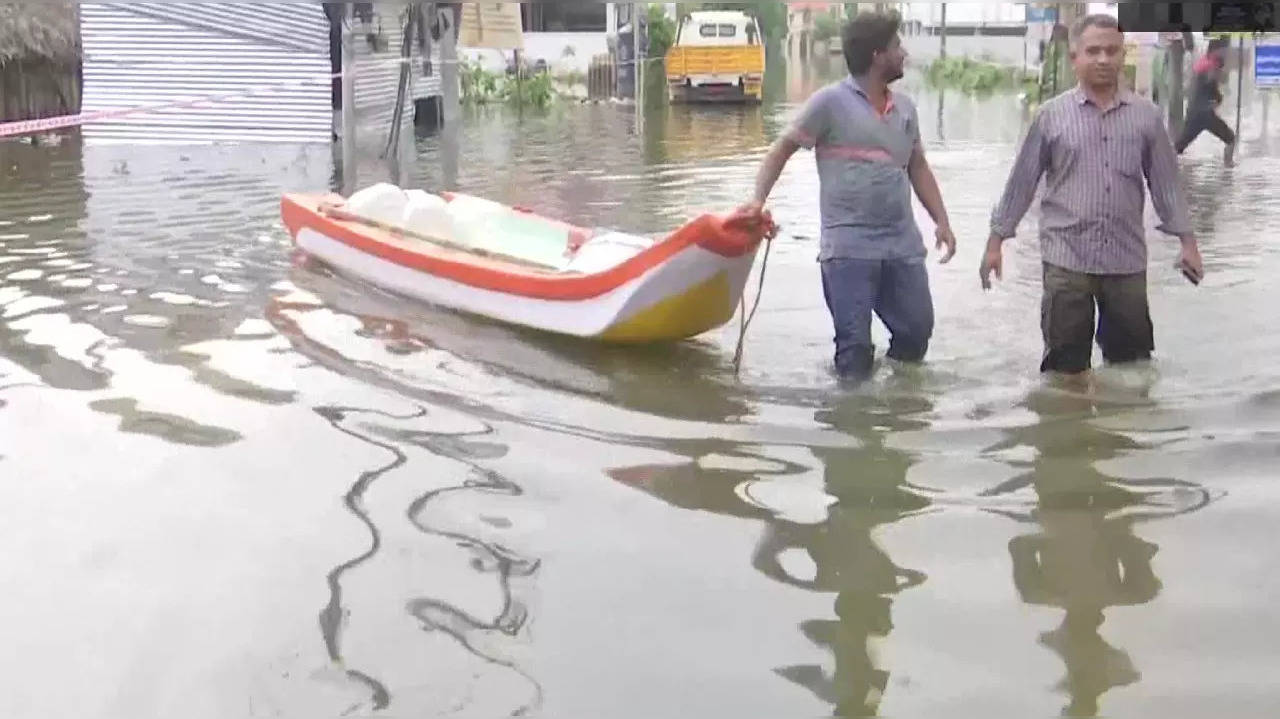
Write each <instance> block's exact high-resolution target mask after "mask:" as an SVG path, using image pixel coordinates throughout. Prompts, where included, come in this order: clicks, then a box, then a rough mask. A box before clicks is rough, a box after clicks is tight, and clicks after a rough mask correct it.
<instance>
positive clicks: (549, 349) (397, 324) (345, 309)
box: [268, 263, 751, 422]
mask: <svg viewBox="0 0 1280 719" xmlns="http://www.w3.org/2000/svg"><path fill="white" fill-rule="evenodd" d="M291 277H293V278H294V280H295V281H296V283H297V286H298V287H299V288H301V289H303V290H306V291H308V292H311V293H313V294H314V295H316V296H318V297H323V298H324V299H325V304H326V306H327V307H328V308H330V309H333V310H337V311H339V312H341V313H343V314H346V315H348V316H350V317H354V318H358V321H359V322H360V324H361V326H362V327H364V328H365V332H366V335H365V336H366V338H367V339H376V340H378V341H380V342H383V343H385V344H386V345H387V346H388V347H390V348H392V351H396V352H411V351H415V350H417V349H422V348H431V349H436V350H440V351H443V352H444V353H446V354H447V355H448V356H450V357H454V358H457V359H458V360H462V361H465V362H467V363H469V364H472V365H474V366H477V367H481V368H484V369H485V370H486V371H488V372H492V373H493V374H494V375H496V376H503V377H507V378H512V379H519V380H523V381H526V382H529V383H532V384H534V385H536V386H539V387H542V388H548V389H555V390H560V391H566V392H571V393H573V394H577V395H581V396H586V397H594V398H597V399H600V400H602V401H604V402H607V403H609V404H611V405H614V406H617V407H622V408H626V409H630V410H635V411H638V412H643V413H646V414H652V415H657V416H660V417H665V418H669V419H684V420H696V421H714V422H723V421H731V420H736V419H741V418H744V417H746V416H748V415H749V414H750V413H751V410H750V405H749V400H750V399H751V390H750V389H749V388H747V387H743V386H741V385H738V384H736V383H734V382H733V381H732V368H731V365H730V358H728V357H726V356H725V355H724V353H723V352H721V351H720V350H719V348H718V347H716V346H714V345H711V344H709V343H707V342H706V341H697V340H695V341H690V342H684V343H680V344H678V345H671V346H658V347H647V348H646V347H614V346H608V345H601V344H598V343H594V342H587V341H580V340H577V339H574V338H570V337H556V336H551V335H547V334H546V333H542V332H537V331H534V330H530V329H526V328H521V327H513V326H509V325H504V324H500V323H497V322H493V321H488V320H485V319H483V318H478V317H473V316H469V315H465V314H462V313H458V312H454V311H451V310H448V309H444V308H437V307H432V306H428V305H425V304H422V303H418V302H411V301H408V300H405V299H403V298H399V297H396V296H394V295H391V294H388V293H386V292H383V291H380V290H378V289H377V288H373V287H370V286H368V285H365V284H363V283H360V282H358V281H354V280H350V279H346V278H342V277H339V276H337V275H335V274H333V273H332V272H331V271H329V270H328V269H325V268H323V267H314V266H313V265H311V264H310V263H308V264H307V266H306V267H305V268H298V269H296V270H295V271H294V272H292V273H291ZM285 304H286V303H285V302H284V301H283V300H281V299H280V298H276V299H274V300H273V301H272V302H271V309H270V310H269V311H268V315H269V316H270V317H271V318H273V319H272V321H273V322H277V323H278V326H279V327H281V328H282V329H284V330H286V332H287V335H288V336H289V337H290V339H291V340H293V341H295V342H296V343H299V344H300V345H306V344H308V339H309V338H308V337H307V335H306V333H305V332H303V331H300V330H298V329H297V328H296V326H291V323H290V322H288V320H287V319H285V318H283V316H282V314H281V311H282V310H284V309H286V307H285ZM304 309H305V308H304ZM352 339H355V338H352Z"/></svg>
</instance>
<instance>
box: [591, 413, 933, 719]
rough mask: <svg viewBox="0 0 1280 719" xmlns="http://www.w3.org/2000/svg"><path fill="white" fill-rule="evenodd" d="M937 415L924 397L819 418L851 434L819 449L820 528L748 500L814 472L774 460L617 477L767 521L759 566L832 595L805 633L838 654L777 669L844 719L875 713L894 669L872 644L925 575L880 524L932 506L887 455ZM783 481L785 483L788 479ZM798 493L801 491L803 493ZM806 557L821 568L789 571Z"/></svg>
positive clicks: (904, 457)
mask: <svg viewBox="0 0 1280 719" xmlns="http://www.w3.org/2000/svg"><path fill="white" fill-rule="evenodd" d="M930 409H931V406H930V405H929V403H927V402H925V401H923V400H919V399H890V400H883V399H872V398H868V397H864V396H853V397H845V398H842V399H841V400H840V403H839V404H838V405H836V406H834V407H832V408H830V409H827V410H823V411H821V412H819V413H818V416H817V419H818V421H820V422H822V423H824V424H827V425H829V426H830V427H832V428H833V429H835V430H837V431H841V432H844V433H847V434H850V435H852V436H853V439H851V443H853V442H855V441H856V442H857V443H858V444H857V446H853V447H848V448H837V449H831V448H814V449H813V452H814V454H815V455H816V456H818V458H819V459H820V460H822V462H823V464H824V472H823V477H824V487H823V489H824V491H825V492H826V493H827V494H828V495H830V496H831V497H834V498H835V499H836V502H835V503H834V504H832V505H831V506H830V507H829V508H828V510H827V514H826V518H825V519H824V520H821V521H818V522H816V523H813V524H804V523H802V522H800V521H790V520H787V519H782V518H779V516H778V515H779V514H781V513H782V512H776V513H775V512H773V511H770V510H769V509H766V508H764V507H754V506H751V505H749V504H747V503H744V502H743V500H742V499H741V497H740V495H739V494H738V492H739V491H740V490H741V487H742V485H743V483H744V482H747V481H749V480H761V479H763V481H765V482H768V481H771V480H770V476H771V475H772V476H785V475H794V474H801V473H803V472H804V471H805V469H806V468H804V467H798V466H792V465H788V464H786V463H784V462H777V461H776V460H769V463H772V464H773V465H774V466H772V467H768V466H766V467H764V468H763V469H756V470H752V471H742V470H728V469H715V468H705V467H702V466H699V465H698V464H697V463H696V462H689V463H686V464H681V465H676V466H667V467H662V466H644V467H629V468H624V469H617V470H613V471H612V472H610V474H611V476H613V477H614V479H617V480H618V481H622V482H625V483H627V484H630V485H632V486H635V487H637V488H638V489H642V490H643V491H646V492H648V493H650V494H653V495H655V496H658V497H661V498H662V499H663V500H664V501H667V502H669V503H671V504H673V505H675V506H678V507H682V508H685V509H691V510H703V511H712V512H716V513H719V514H726V515H731V516H739V517H744V518H755V519H761V520H764V521H765V523H766V524H765V533H764V536H763V537H762V538H761V540H760V542H759V544H758V545H757V547H756V551H755V553H754V556H753V558H752V563H753V565H754V566H755V567H756V568H757V569H759V570H760V571H761V572H763V573H764V574H765V575H766V576H768V577H771V578H773V579H775V580H777V581H780V582H785V583H787V584H790V585H792V586H796V587H802V588H804V589H808V590H812V591H819V592H834V593H835V603H834V604H835V606H834V611H833V614H834V618H830V619H815V620H811V621H807V622H804V623H803V624H802V626H801V631H803V632H804V634H805V636H807V637H808V638H809V639H810V640H811V641H813V642H814V643H815V644H817V645H819V646H821V647H824V648H825V649H827V650H828V651H830V652H831V654H832V656H833V659H834V665H835V666H834V671H833V672H832V673H830V674H828V673H827V672H826V670H825V669H824V668H823V667H820V666H792V667H785V668H782V669H779V670H778V673H779V674H780V675H782V676H784V677H786V678H787V679H788V680H790V681H793V682H796V683H797V684H800V685H802V686H804V687H806V688H807V689H809V690H810V691H812V692H813V693H814V694H815V695H816V696H818V697H820V698H821V699H822V700H823V701H827V702H830V703H831V704H832V705H833V706H834V707H835V712H836V714H837V715H838V716H870V715H874V714H876V713H877V709H878V707H879V704H880V700H881V697H882V695H883V694H884V692H885V690H886V687H887V684H888V679H889V672H888V671H886V670H884V669H883V668H882V667H880V666H879V664H878V662H877V661H876V658H875V656H874V651H873V647H872V646H871V644H872V641H873V639H879V638H884V637H887V636H888V634H889V632H890V630H891V629H892V628H893V621H892V616H891V611H890V609H891V604H892V601H893V597H894V595H896V594H897V593H898V592H901V591H902V590H904V589H907V588H909V587H913V586H916V585H918V584H920V583H921V582H923V581H924V579H925V577H924V575H923V574H922V573H920V572H918V571H915V570H912V569H908V568H903V567H899V566H897V565H896V564H895V563H894V562H893V560H892V559H890V557H889V556H888V554H886V553H885V551H884V550H883V549H882V548H881V547H880V546H879V544H877V542H876V540H875V538H874V537H873V536H872V535H873V532H874V530H875V529H876V528H878V527H883V526H885V525H888V524H890V523H892V522H896V521H898V520H899V519H902V518H903V517H907V516H909V515H912V514H915V513H918V512H920V511H922V510H924V509H925V508H926V507H927V506H928V504H929V502H928V500H927V499H925V498H924V497H921V496H919V495H917V494H915V493H913V492H911V491H910V490H909V489H907V488H906V487H905V486H904V481H905V477H906V472H907V468H908V467H909V466H910V465H911V463H912V461H913V458H912V457H911V456H910V455H908V454H906V453H903V452H900V451H895V450H892V449H889V448H888V447H887V446H886V443H885V439H886V437H888V436H889V435H890V434H891V433H893V432H900V431H908V430H914V429H921V428H923V427H925V426H926V423H925V422H923V421H920V420H916V419H913V418H912V417H913V416H916V415H919V414H922V413H924V412H927V411H929V410H930ZM672 449H674V450H675V451H680V452H681V453H684V454H688V455H689V456H706V455H707V454H710V453H713V452H714V453H720V454H738V455H739V456H741V455H742V454H743V452H742V448H741V447H735V446H733V445H732V444H730V443H727V442H718V441H715V440H704V441H701V442H698V443H690V444H687V445H681V446H679V447H678V448H677V447H672ZM782 481H783V482H785V480H782ZM796 491H797V492H799V491H800V490H799V488H797V489H796ZM797 551H799V552H803V553H804V554H805V555H807V556H808V558H809V559H810V560H811V561H812V562H813V565H814V567H813V570H812V571H811V572H810V573H809V574H810V575H811V576H796V575H794V574H792V573H791V572H789V571H788V569H787V567H788V565H789V564H790V562H788V561H786V559H787V557H785V556H784V555H787V554H791V553H795V552H797Z"/></svg>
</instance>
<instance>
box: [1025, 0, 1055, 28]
mask: <svg viewBox="0 0 1280 719" xmlns="http://www.w3.org/2000/svg"><path fill="white" fill-rule="evenodd" d="M1056 22H1058V8H1056V7H1036V6H1035V5H1032V4H1030V3H1028V4H1027V23H1028V24H1032V25H1035V24H1039V23H1048V24H1050V25H1052V24H1053V23H1056Z"/></svg>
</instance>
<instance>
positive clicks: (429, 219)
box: [400, 190, 456, 241]
mask: <svg viewBox="0 0 1280 719" xmlns="http://www.w3.org/2000/svg"><path fill="white" fill-rule="evenodd" d="M405 195H407V196H408V202H406V203H405V206H404V215H403V216H402V217H401V219H400V226H401V227H403V228H405V229H406V230H409V231H410V232H416V233H418V234H421V235H426V236H428V237H436V238H439V239H442V240H450V241H453V240H455V239H456V236H455V232H454V229H453V215H451V214H450V213H449V203H447V202H445V201H444V198H443V197H440V196H439V195H433V194H431V193H430V192H426V191H425V190H409V191H408V192H406V193H405Z"/></svg>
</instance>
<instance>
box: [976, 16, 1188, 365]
mask: <svg viewBox="0 0 1280 719" xmlns="http://www.w3.org/2000/svg"><path fill="white" fill-rule="evenodd" d="M1071 59H1072V63H1073V65H1074V67H1075V72H1076V76H1077V78H1078V80H1079V85H1078V86H1077V87H1076V88H1075V89H1073V90H1070V91H1068V92H1066V93H1063V94H1062V95H1060V96H1058V97H1056V98H1054V99H1053V100H1050V101H1049V102H1048V103H1046V104H1045V105H1043V106H1042V107H1041V109H1040V110H1039V112H1038V113H1037V114H1036V116H1035V118H1034V119H1033V120H1032V123H1031V126H1030V128H1029V129H1028V131H1027V135H1026V138H1025V139H1024V140H1023V142H1022V146H1021V148H1020V149H1019V151H1018V156H1017V159H1016V161H1015V162H1014V166H1013V169H1012V171H1011V172H1010V175H1009V180H1008V182H1007V184H1006V185H1005V189H1004V194H1003V195H1002V196H1001V198H1000V200H999V202H998V203H997V204H996V206H995V208H994V210H993V211H992V215H991V236H990V238H989V239H988V241H987V249H986V252H985V254H984V255H983V258H982V262H981V265H980V267H979V276H980V278H981V281H982V287H983V288H984V289H990V287H991V274H992V273H994V274H995V275H996V276H997V277H1000V276H1001V272H1002V266H1003V255H1002V247H1003V244H1004V242H1005V240H1007V239H1009V238H1011V237H1013V236H1014V235H1015V232H1016V230H1017V226H1018V223H1019V222H1021V221H1022V218H1023V216H1024V215H1025V214H1026V212H1027V210H1028V208H1029V207H1030V206H1031V201H1032V199H1033V197H1034V195H1035V192H1036V185H1037V184H1038V183H1039V182H1040V177H1041V175H1044V176H1045V178H1046V184H1045V191H1044V196H1043V198H1042V201H1041V217H1040V244H1041V258H1042V266H1043V267H1042V269H1043V277H1044V293H1043V299H1042V302H1041V331H1042V333H1043V335H1044V356H1043V358H1042V360H1041V364H1040V369H1041V371H1042V372H1057V373H1062V374H1067V375H1081V374H1083V373H1084V372H1086V371H1087V370H1088V369H1089V366H1090V362H1091V356H1092V353H1093V341H1094V339H1095V330H1094V311H1095V306H1096V309H1097V311H1098V313H1099V314H1100V317H1099V321H1098V325H1097V331H1096V339H1097V342H1098V344H1099V345H1100V346H1101V348H1102V354H1103V357H1104V358H1105V359H1106V361H1108V362H1113V363H1122V362H1132V361H1138V360H1144V359H1148V358H1149V357H1150V356H1151V352H1152V350H1153V349H1154V348H1155V341H1154V332H1153V329H1152V324H1151V318H1150V314H1149V311H1148V307H1147V244H1146V238H1145V233H1144V228H1143V208H1144V204H1145V193H1144V187H1143V180H1144V178H1145V180H1146V183H1147V185H1148V186H1149V187H1150V191H1151V200H1152V204H1153V205H1154V206H1155V209H1156V212H1157V214H1158V215H1159V216H1160V219H1161V221H1162V224H1161V225H1160V227H1159V229H1160V230H1162V231H1163V232H1166V233H1168V234H1171V235H1175V236H1177V237H1179V238H1181V241H1182V252H1181V256H1180V258H1179V261H1178V267H1179V268H1180V269H1181V270H1182V272H1183V274H1185V275H1186V276H1187V278H1188V279H1189V280H1191V281H1192V282H1194V283H1199V281H1200V279H1201V278H1202V277H1203V274H1204V269H1203V266H1202V262H1201V258H1200V252H1199V248H1198V247H1197V244H1196V239H1195V236H1194V235H1193V234H1192V230H1191V221H1190V218H1189V216H1188V212H1187V202H1186V196H1185V193H1184V191H1183V188H1182V186H1181V184H1180V180H1179V177H1178V163H1177V155H1176V154H1175V153H1174V149H1173V143H1172V142H1170V140H1169V134H1168V131H1167V130H1166V129H1165V124H1164V120H1163V119H1162V117H1161V112H1160V109H1159V108H1158V107H1157V106H1156V105H1155V104H1154V103H1152V102H1150V101H1148V100H1146V99H1143V98H1141V97H1139V96H1137V95H1135V94H1134V93H1132V92H1130V91H1128V90H1125V89H1123V88H1122V87H1121V86H1120V72H1121V68H1122V66H1123V64H1124V34H1123V33H1122V32H1121V31H1120V29H1119V26H1118V24H1117V22H1116V19H1115V18H1113V17H1111V16H1109V15H1089V16H1087V17H1085V18H1083V19H1081V20H1080V21H1078V22H1077V23H1076V25H1075V26H1074V27H1073V28H1072V30H1071Z"/></svg>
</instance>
